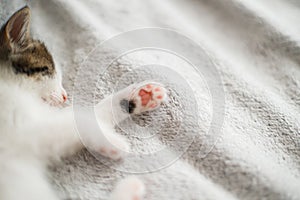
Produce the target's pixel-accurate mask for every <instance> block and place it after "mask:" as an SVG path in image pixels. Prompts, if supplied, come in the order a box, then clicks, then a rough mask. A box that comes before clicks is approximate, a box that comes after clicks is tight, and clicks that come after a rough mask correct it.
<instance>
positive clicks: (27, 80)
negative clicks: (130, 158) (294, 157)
mask: <svg viewBox="0 0 300 200" xmlns="http://www.w3.org/2000/svg"><path fill="white" fill-rule="evenodd" d="M29 25H30V9H29V8H28V7H27V6H25V7H24V8H22V9H20V10H19V11H17V12H16V13H14V14H13V15H12V16H11V17H10V19H9V20H8V21H7V22H6V23H5V24H4V25H3V27H2V28H1V30H0V91H1V92H0V105H1V111H0V150H1V151H0V170H1V173H0V199H1V200H2V199H3V200H20V199H30V200H41V199H43V200H56V199H58V198H57V196H56V194H55V193H54V191H52V189H51V186H50V184H49V183H48V182H47V178H46V177H45V173H44V172H45V170H46V169H47V168H46V166H47V165H48V164H50V163H51V162H53V161H57V160H59V159H60V158H61V157H64V156H67V155H70V154H72V153H75V152H76V151H78V150H79V149H81V148H83V145H82V143H81V141H80V139H79V137H78V135H77V133H76V131H75V130H76V125H75V122H74V116H73V111H72V108H71V107H65V108H58V106H59V105H61V104H62V103H64V102H65V101H66V100H67V94H66V91H65V90H64V89H63V87H62V78H61V71H60V70H59V67H58V66H57V65H55V63H54V60H53V57H52V56H51V54H50V53H49V51H48V50H47V48H46V46H45V45H44V44H43V43H42V42H40V41H39V40H34V39H32V38H31V37H30V34H29ZM112 98H114V99H117V100H118V101H117V102H119V103H118V104H117V105H114V106H115V107H114V111H115V112H116V111H117V112H118V116H119V118H118V120H119V121H120V120H123V119H125V118H126V117H128V116H129V115H130V114H138V113H141V112H144V111H149V110H153V109H155V108H157V107H159V105H160V104H161V102H162V101H164V99H165V98H166V90H165V89H164V88H163V87H162V86H160V85H159V84H155V83H147V84H143V85H139V86H137V85H136V86H129V87H128V88H125V89H123V90H121V91H119V92H118V93H116V94H114V97H112V96H109V97H107V98H105V99H104V100H102V101H101V102H100V103H99V104H97V105H96V107H95V111H96V113H97V114H96V115H97V116H96V117H97V121H98V125H99V127H100V128H101V132H102V133H103V134H99V130H95V129H93V128H92V127H93V126H89V123H91V121H92V120H91V119H90V118H89V116H85V115H84V113H83V115H82V116H80V119H81V120H83V123H84V124H86V130H85V131H84V133H81V135H80V136H81V138H82V139H83V140H84V141H85V142H86V143H85V144H86V145H88V146H89V148H90V149H92V150H93V151H95V152H98V153H99V154H101V155H103V156H105V157H108V158H111V159H114V160H118V159H123V158H124V156H125V155H126V152H128V151H129V144H128V143H127V141H126V140H125V139H124V138H123V137H122V136H120V135H117V134H116V133H115V130H114V125H113V119H112V106H111V100H112ZM144 192H145V187H144V185H143V183H142V182H141V181H140V180H139V179H138V178H136V177H128V178H125V179H124V180H122V181H121V182H119V183H118V184H117V186H116V188H115V190H114V192H113V193H112V194H111V197H110V199H111V200H139V199H142V197H143V195H144Z"/></svg>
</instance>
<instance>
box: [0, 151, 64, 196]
mask: <svg viewBox="0 0 300 200" xmlns="http://www.w3.org/2000/svg"><path fill="white" fill-rule="evenodd" d="M25 159H26V158H25ZM1 162H2V163H1V164H0V169H1V173H0V199H1V200H2V199H3V200H20V199H28V200H29V199H30V200H41V199H43V200H58V198H57V197H56V195H55V193H54V192H53V191H52V190H51V186H50V184H49V183H48V182H47V179H46V177H45V176H44V173H43V167H42V166H39V165H38V164H36V163H35V161H32V160H28V159H26V160H19V159H13V158H11V155H9V156H8V158H7V159H5V160H3V159H2V158H1Z"/></svg>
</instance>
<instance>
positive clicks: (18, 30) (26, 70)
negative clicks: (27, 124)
mask: <svg viewBox="0 0 300 200" xmlns="http://www.w3.org/2000/svg"><path fill="white" fill-rule="evenodd" d="M29 25H30V9H29V8H28V7H27V6H25V7H24V8H22V9H20V10H18V11H17V12H16V13H14V14H13V15H12V16H11V17H10V18H9V20H8V21H7V22H6V23H5V24H4V25H3V27H2V28H1V30H0V62H1V63H0V68H2V69H0V73H2V75H1V76H0V77H1V78H3V79H6V80H7V81H14V82H15V83H16V84H19V85H20V87H23V88H25V89H29V90H31V91H33V92H34V93H36V94H37V95H39V96H40V97H41V98H42V99H44V100H45V101H47V102H48V103H50V104H52V105H58V104H61V103H63V102H65V101H66V98H67V95H66V92H65V90H64V89H63V87H62V83H61V73H60V70H59V69H58V68H57V67H56V66H55V64H54V61H53V58H52V56H51V54H50V53H49V52H48V50H47V48H46V46H45V45H44V43H42V42H40V41H39V40H34V39H32V38H31V37H30V33H29V32H30V27H29Z"/></svg>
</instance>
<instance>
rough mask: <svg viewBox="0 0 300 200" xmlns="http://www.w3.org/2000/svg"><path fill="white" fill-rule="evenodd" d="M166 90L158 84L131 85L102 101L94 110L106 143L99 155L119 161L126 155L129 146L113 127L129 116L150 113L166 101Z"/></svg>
mask: <svg viewBox="0 0 300 200" xmlns="http://www.w3.org/2000/svg"><path fill="white" fill-rule="evenodd" d="M166 97H167V95H166V89H165V88H164V87H162V86H161V85H160V84H158V83H147V84H143V85H131V86H129V87H127V88H125V89H123V90H121V91H118V92H117V93H115V94H113V95H110V96H109V97H107V98H105V99H103V100H102V101H101V102H100V103H99V104H98V105H97V106H96V108H95V112H96V113H97V114H96V116H97V120H98V122H99V126H100V127H101V129H102V132H103V134H104V136H106V137H107V140H106V141H107V143H106V144H105V146H102V147H101V154H102V155H104V156H106V157H109V158H112V159H119V158H121V157H123V155H125V154H126V152H127V151H128V149H129V145H128V144H127V142H126V140H124V138H122V137H121V136H119V135H117V134H116V133H115V128H114V127H115V125H118V123H119V122H121V121H123V120H124V119H126V118H127V117H129V115H130V114H132V113H134V114H138V113H142V112H145V111H151V110H154V109H156V108H158V107H159V105H160V104H161V103H162V102H163V101H164V100H165V99H166Z"/></svg>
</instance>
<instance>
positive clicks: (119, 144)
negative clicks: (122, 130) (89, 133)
mask: <svg viewBox="0 0 300 200" xmlns="http://www.w3.org/2000/svg"><path fill="white" fill-rule="evenodd" d="M105 137H106V140H107V141H106V142H105V143H104V144H103V145H101V146H100V147H99V150H98V151H99V153H100V154H101V155H102V156H105V157H107V158H110V159H113V160H119V159H122V158H123V157H125V155H126V153H127V152H128V151H129V144H128V143H127V141H126V140H125V139H123V137H122V136H119V135H114V134H110V135H106V136H105Z"/></svg>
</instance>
